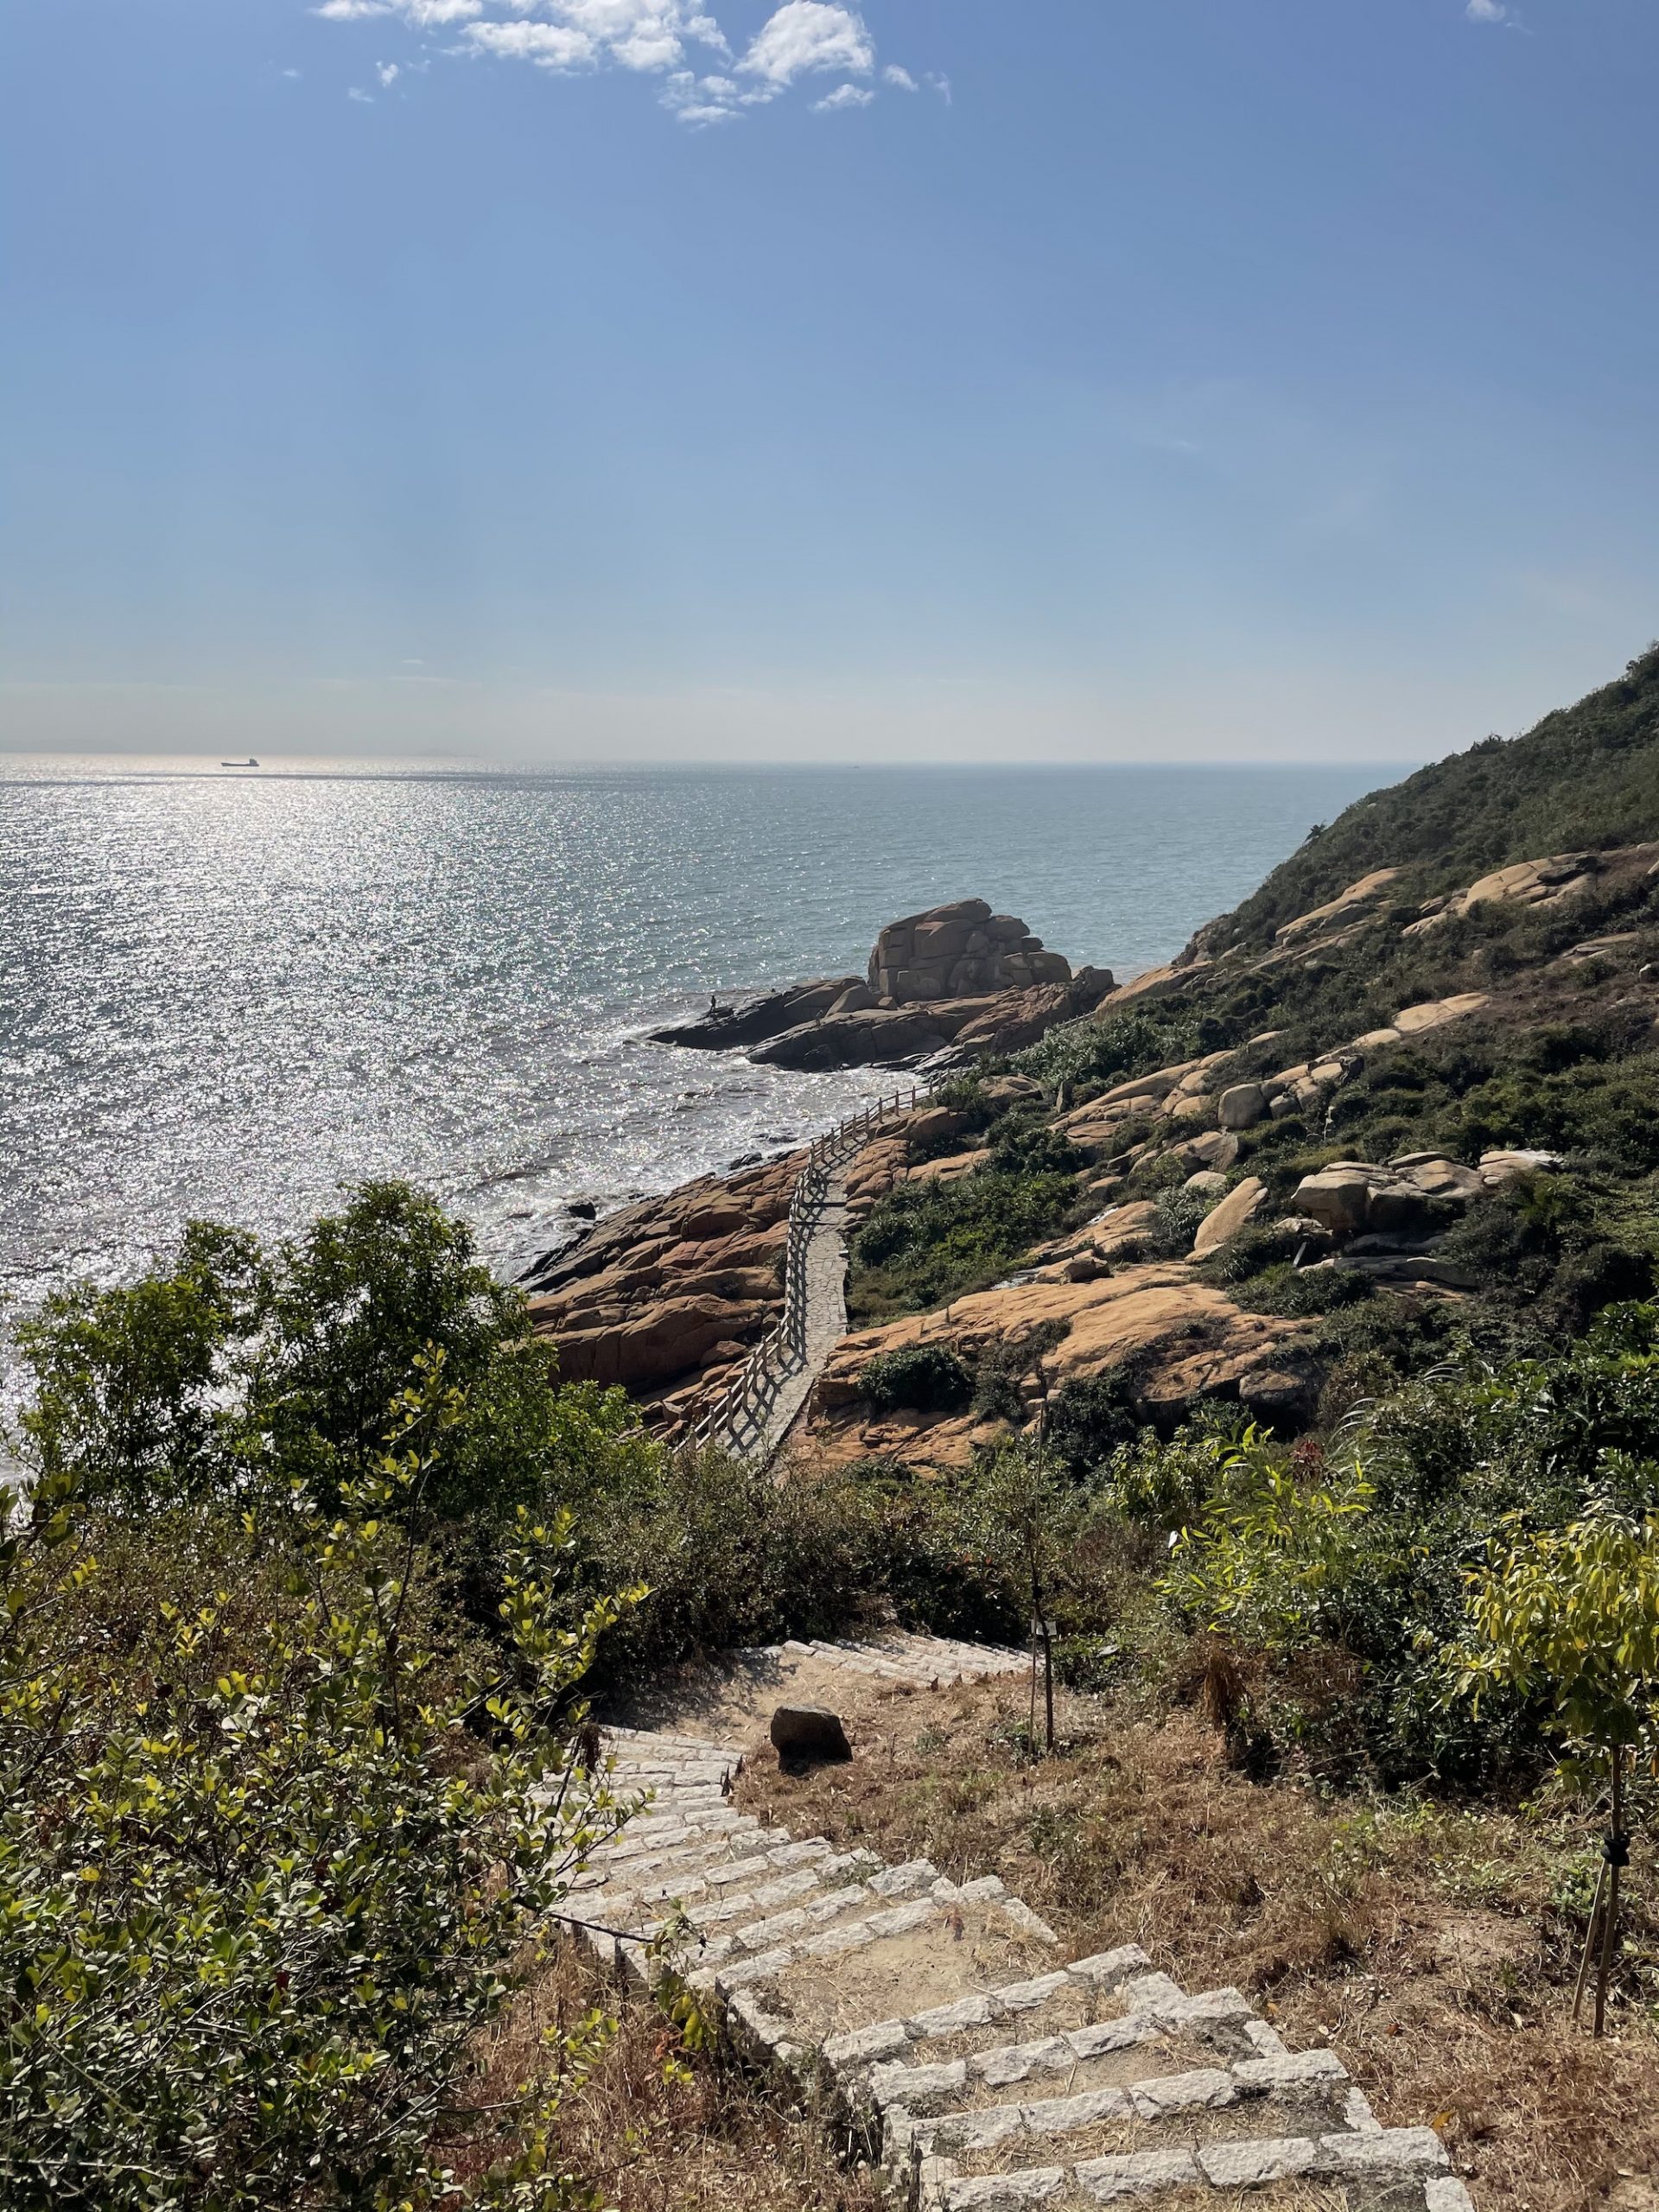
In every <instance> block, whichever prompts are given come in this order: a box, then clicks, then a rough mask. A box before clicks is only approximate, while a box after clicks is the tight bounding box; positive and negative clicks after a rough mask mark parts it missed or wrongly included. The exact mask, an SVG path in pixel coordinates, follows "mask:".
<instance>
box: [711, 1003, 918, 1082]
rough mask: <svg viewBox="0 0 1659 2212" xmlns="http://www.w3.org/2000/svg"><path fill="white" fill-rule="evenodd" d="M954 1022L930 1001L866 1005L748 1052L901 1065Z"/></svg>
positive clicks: (829, 1064) (804, 1061)
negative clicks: (920, 1004)
mask: <svg viewBox="0 0 1659 2212" xmlns="http://www.w3.org/2000/svg"><path fill="white" fill-rule="evenodd" d="M956 1027H957V1023H956V1022H954V1021H952V1020H950V1018H949V1017H948V1016H946V1015H944V1014H941V1013H940V1012H939V1011H938V1010H937V1009H936V1008H934V1007H880V1006H874V1007H865V1008H863V1009H862V1010H861V1011H860V1012H857V1013H849V1014H826V1015H825V1016H824V1018H823V1020H822V1021H810V1022H806V1023H804V1024H803V1025H802V1027H800V1028H798V1029H789V1030H785V1033H784V1034H783V1035H782V1036H781V1037H774V1038H773V1039H772V1040H771V1042H770V1043H768V1044H765V1045H762V1046H760V1047H759V1048H758V1049H757V1050H756V1051H754V1052H751V1053H750V1055H749V1058H751V1059H752V1060H754V1061H757V1062H758V1063H759V1064H760V1065H761V1066H762V1067H772V1068H805V1069H811V1070H823V1069H827V1068H887V1067H904V1066H907V1065H909V1064H910V1063H911V1062H912V1060H918V1059H921V1058H925V1057H926V1055H927V1054H929V1053H931V1052H940V1051H942V1050H943V1048H944V1046H945V1045H947V1044H948V1043H949V1042H950V1037H951V1035H952V1033H954V1031H955V1029H956Z"/></svg>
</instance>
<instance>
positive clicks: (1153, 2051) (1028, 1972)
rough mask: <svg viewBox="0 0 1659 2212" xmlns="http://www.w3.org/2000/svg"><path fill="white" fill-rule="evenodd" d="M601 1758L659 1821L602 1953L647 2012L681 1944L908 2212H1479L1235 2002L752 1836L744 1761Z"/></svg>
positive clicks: (609, 1854)
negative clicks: (1096, 2211)
mask: <svg viewBox="0 0 1659 2212" xmlns="http://www.w3.org/2000/svg"><path fill="white" fill-rule="evenodd" d="M798 1648H799V1649H804V1650H807V1651H810V1652H813V1653H815V1654H817V1655H820V1656H823V1655H826V1654H834V1655H835V1656H836V1661H837V1662H839V1663H841V1664H843V1665H845V1666H847V1667H849V1668H850V1669H852V1670H853V1671H855V1672H856V1671H858V1670H859V1669H860V1668H864V1669H869V1670H871V1672H872V1674H873V1675H874V1676H875V1677H876V1678H877V1679H883V1680H886V1679H892V1680H893V1681H898V1679H899V1676H900V1675H906V1674H907V1675H908V1679H909V1681H910V1682H911V1683H912V1686H921V1685H922V1684H923V1683H924V1682H925V1683H926V1684H928V1685H931V1684H933V1683H936V1682H943V1681H945V1680H947V1679H963V1677H964V1676H967V1675H969V1670H970V1669H971V1670H972V1671H973V1672H974V1673H995V1672H1001V1671H1007V1672H1010V1673H1012V1672H1013V1671H1014V1669H1016V1668H1020V1667H1023V1666H1024V1665H1025V1664H1026V1663H1027V1662H1026V1659H1025V1656H1024V1654H1022V1653H1019V1652H1009V1651H1002V1652H996V1651H990V1650H986V1651H983V1652H982V1651H980V1650H979V1649H978V1648H977V1647H975V1646H972V1645H957V1644H950V1643H943V1642H939V1641H938V1640H936V1639H933V1638H929V1637H906V1638H895V1637H883V1638H881V1639H880V1640H879V1641H878V1642H874V1643H865V1644H846V1645H842V1644H809V1645H803V1646H801V1647H798ZM777 1649H779V1650H785V1651H786V1650H788V1649H791V1647H789V1646H779V1647H777ZM980 1662H984V1663H983V1664H981V1663H980ZM889 1669H891V1670H892V1672H891V1675H889V1674H888V1671H887V1670H889ZM605 1743H606V1750H607V1753H608V1755H609V1756H610V1758H612V1759H613V1761H614V1764H615V1776H614V1779H615V1782H616V1784H617V1786H618V1787H619V1788H620V1789H621V1790H622V1791H623V1792H624V1793H626V1794H632V1793H633V1792H635V1791H639V1792H642V1793H643V1792H645V1791H647V1790H648V1791H650V1793H651V1796H650V1802H648V1803H647V1804H646V1806H645V1809H644V1810H643V1811H642V1812H641V1813H640V1814H639V1815H638V1816H637V1817H636V1818H635V1819H634V1820H633V1821H631V1822H630V1823H629V1825H628V1827H626V1830H624V1832H623V1833H622V1834H620V1836H619V1837H618V1838H616V1840H614V1841H613V1842H612V1843H610V1844H608V1845H607V1846H605V1847H602V1848H601V1849H600V1850H599V1851H597V1852H596V1853H594V1859H593V1861H592V1862H591V1864H590V1865H589V1866H588V1868H587V1870H586V1871H585V1872H582V1874H581V1875H579V1876H578V1877H577V1878H576V1884H577V1887H576V1894H575V1896H573V1897H572V1898H571V1899H570V1908H571V1910H572V1913H573V1914H574V1915H576V1916H580V1920H581V1922H582V1923H583V1924H582V1926H581V1927H580V1928H579V1930H578V1932H579V1934H580V1935H581V1936H582V1940H583V1941H585V1942H587V1943H588V1945H589V1946H590V1947H591V1948H593V1949H594V1951H595V1952H596V1953H597V1954H598V1955H599V1956H600V1957H601V1958H602V1959H604V1960H606V1961H609V1962H613V1963H614V1964H615V1965H616V1966H617V1967H619V1968H620V1970H621V1971H623V1972H625V1973H626V1974H627V1975H628V1976H629V1977H630V1978H631V1979H632V1980H635V1981H636V1982H639V1983H641V1984H643V1983H645V1982H646V1981H648V1980H650V1979H651V1978H652V1976H653V1975H655V1974H658V1973H660V1972H661V1971H663V1961H662V1959H661V1958H660V1957H659V1955H658V1952H657V1951H655V1950H653V1949H652V1948H650V1947H651V1945H652V1942H653V1939H655V1938H658V1937H659V1936H664V1934H665V1933H667V1932H669V1931H670V1930H671V1927H672V1926H676V1925H677V1926H678V1927H679V1928H681V1929H682V1930H683V1935H682V1936H681V1937H680V1938H678V1939H677V1941H676V1948H674V1949H673V1952H672V1956H673V1959H674V1962H675V1964H676V1967H677V1971H679V1972H680V1973H682V1974H683V1975H684V1977H685V1979H686V1980H688V1981H689V1982H690V1984H691V1986H693V1987H694V1988H695V1989H696V1990H698V1991H700V1992H702V1993H703V1995H704V1997H705V1998H706V1999H708V2000H709V2001H710V2003H711V2005H712V2006H713V2007H714V2009H715V2011H716V2012H718V2013H719V2015H720V2016H721V2019H722V2021H723V2024H724V2026H725V2029H726V2031H727V2032H728V2034H729V2035H730V2036H731V2037H733V2039H734V2042H735V2043H736V2044H738V2045H739V2046H740V2047H741V2048H742V2049H743V2050H745V2051H746V2052H747V2054H748V2055H749V2056H751V2057H752V2058H753V2059H755V2060H756V2061H758V2062H759V2063H762V2064H764V2065H766V2066H767V2067H769V2068H775V2069H781V2070H783V2071H784V2072H785V2073H786V2074H788V2075H790V2076H791V2078H792V2080H793V2081H794V2082H795V2083H797V2084H798V2086H799V2087H800V2088H801V2089H802V2090H804V2092H806V2093H807V2094H810V2095H816V2096H817V2098H819V2099H820V2100H821V2101H823V2102H824V2103H825V2104H826V2106H827V2107H828V2110H829V2113H831V2115H832V2117H833V2120H834V2123H835V2125H836V2127H837V2128H838V2130H839V2132H840V2133H841V2135H842V2139H843V2141H844V2142H845V2143H846V2144H847V2145H848V2146H849V2148H852V2149H854V2150H855V2151H858V2152H862V2153H863V2154H864V2155H866V2156H868V2157H869V2158H872V2159H874V2160H875V2161H876V2162H878V2164H879V2166H880V2171H881V2173H882V2175H883V2177H884V2179H885V2183H886V2187H887V2194H888V2196H889V2200H890V2202H892V2203H893V2206H895V2207H897V2208H904V2212H1018V2208H1023V2207H1027V2206H1031V2205H1046V2206H1049V2207H1051V2208H1052V2212H1082V2209H1083V2208H1084V2207H1091V2206H1094V2205H1098V2204H1130V2203H1134V2204H1141V2205H1145V2206H1147V2207H1148V2208H1149V2212H1200V2209H1201V2208H1202V2212H1224V2208H1230V2207H1233V2206H1249V2207H1260V2208H1262V2212H1267V2208H1268V2207H1272V2208H1274V2212H1280V2209H1281V2208H1283V2212H1289V2209H1290V2208H1293V2207H1294V2208H1298V2212H1327V2208H1328V2212H1338V2208H1340V2212H1472V2207H1471V2202H1470V2198H1469V2196H1468V2194H1467V2192H1466V2190H1465V2188H1464V2185H1463V2183H1461V2182H1460V2181H1459V2180H1458V2179H1456V2178H1455V2177H1453V2176H1452V2174H1451V2173H1450V2171H1448V2167H1447V2160H1446V2152H1445V2149H1444V2147H1443V2146H1442V2145H1441V2143H1440V2138H1439V2137H1438V2136H1437V2135H1435V2134H1434V2133H1433V2131H1432V2130H1431V2129H1428V2128H1420V2127H1418V2128H1414V2127H1405V2128H1385V2127H1383V2126H1381V2125H1380V2124H1379V2122H1378V2121H1377V2120H1376V2119H1375V2118H1374V2116H1373V2115H1372V2113H1371V2108H1370V2105H1369V2104H1368V2103H1367V2101H1366V2100H1365V2097H1364V2095H1363V2093H1362V2092H1361V2091H1360V2090H1359V2089H1358V2088H1356V2087H1355V2085H1354V2084H1353V2082H1351V2080H1350V2079H1349V2077H1348V2075H1347V2074H1346V2072H1345V2071H1344V2068H1343V2066H1342V2063H1341V2061H1340V2060H1339V2059H1338V2057H1337V2056H1336V2055H1335V2053H1334V2052H1332V2051H1330V2050H1312V2051H1299V2052H1293V2051H1291V2050H1287V2047H1286V2045H1285V2044H1284V2043H1283V2042H1282V2041H1281V2038H1280V2037H1279V2036H1278V2035H1277V2033H1276V2032H1275V2031H1274V2029H1273V2028H1272V2027H1271V2026H1269V2025H1268V2023H1267V2022H1266V2021H1265V2020H1263V2019H1262V2018H1259V2017H1258V2016H1257V2014H1256V2012H1255V2010H1254V2008H1253V2007H1252V2005H1250V2004H1249V2000H1248V1999H1246V1998H1245V1997H1244V1996H1243V1994H1242V1993H1240V1992H1239V1991H1238V1990H1236V1989H1231V1988H1227V1989H1211V1990H1205V1991H1202V1992H1199V1993H1197V1994H1192V1995H1189V1994H1188V1993H1185V1992H1184V1991H1183V1990H1181V1989H1180V1988H1179V1986H1178V1985H1177V1984H1176V1983H1175V1982H1173V1980H1170V1978H1169V1977H1168V1976H1167V1975H1166V1974H1160V1973H1157V1972H1155V1971H1154V1969H1153V1967H1152V1962H1151V1961H1150V1959H1149V1958H1148V1957H1147V1954H1146V1953H1145V1952H1144V1951H1141V1950H1140V1949H1139V1948H1135V1946H1132V1945H1129V1946H1124V1947H1122V1948H1119V1949H1116V1950H1113V1951H1108V1952H1104V1953H1102V1954H1098V1955H1095V1956H1093V1957H1088V1958H1077V1959H1068V1958H1067V1957H1066V1956H1065V1947H1064V1946H1063V1945H1062V1944H1061V1942H1059V1939H1058V1937H1057V1936H1055V1934H1054V1931H1053V1930H1052V1929H1050V1928H1049V1927H1047V1926H1046V1924H1045V1923H1044V1922H1043V1921H1042V1920H1041V1919H1040V1918H1039V1916H1038V1915H1037V1914H1036V1913H1034V1912H1033V1911H1032V1910H1031V1909H1030V1907H1029V1906H1028V1905H1027V1904H1024V1903H1023V1902H1022V1901H1021V1900H1020V1898H1018V1897H1012V1896H1010V1895H1009V1893H1008V1892H1007V1890H1006V1888H1005V1887H1004V1885H1003V1884H1002V1883H1001V1880H1000V1879H999V1878H997V1877H996V1876H995V1875H994V1874H992V1875H987V1876H985V1877H983V1878H982V1879H980V1880H977V1881H969V1882H963V1883H956V1882H952V1881H950V1880H947V1879H946V1878H944V1877H943V1876H941V1875H940V1874H939V1872H938V1869H937V1868H936V1867H934V1866H932V1865H931V1863H930V1862H929V1861H927V1860H926V1859H912V1860H910V1861H907V1862H906V1863H905V1864H903V1865H900V1866H889V1865H887V1864H886V1863H885V1862H884V1861H883V1860H882V1859H880V1857H879V1856H878V1855H877V1854H876V1853H874V1852H871V1851H867V1850H856V1851H846V1852H838V1851H836V1848H835V1847H834V1846H833V1845H832V1844H831V1843H830V1842H829V1840H827V1839H826V1838H824V1837H823V1836H807V1837H804V1838H796V1837H794V1836H792V1835H791V1834H789V1832H788V1831H787V1830H785V1829H783V1828H779V1827H772V1826H769V1825H768V1824H766V1822H764V1821H760V1820H758V1819H755V1818H753V1816H751V1815H746V1814H742V1813H740V1812H738V1811H737V1810H736V1809H735V1808H734V1806H733V1805H732V1804H731V1802H730V1797H729V1793H730V1789H731V1785H732V1783H733V1780H734V1777H735V1776H736V1775H737V1773H738V1772H739V1770H741V1766H742V1764H743V1761H744V1758H745V1757H746V1753H745V1751H744V1749H743V1747H742V1746H741V1745H733V1744H730V1743H726V1742H721V1741H717V1740H714V1739H711V1738H701V1737H696V1736H690V1735H681V1734H677V1733H675V1732H671V1731H667V1730H640V1729H632V1728H613V1729H610V1730H608V1731H607V1732H606V1738H605ZM681 1915H683V1920H682V1919H679V1918H678V1917H677V1916H681Z"/></svg>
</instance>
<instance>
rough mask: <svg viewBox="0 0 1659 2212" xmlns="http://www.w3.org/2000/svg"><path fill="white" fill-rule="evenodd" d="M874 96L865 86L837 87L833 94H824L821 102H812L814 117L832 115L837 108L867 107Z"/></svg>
mask: <svg viewBox="0 0 1659 2212" xmlns="http://www.w3.org/2000/svg"><path fill="white" fill-rule="evenodd" d="M874 98H875V94H874V92H871V91H870V89H869V88H868V86H865V85H837V86H836V89H835V91H834V92H826V93H825V94H824V96H823V99H821V100H814V101H813V103H812V112H813V114H814V115H833V114H834V113H835V112H836V109H837V108H843V107H868V105H870V102H871V101H872V100H873V99H874Z"/></svg>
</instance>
